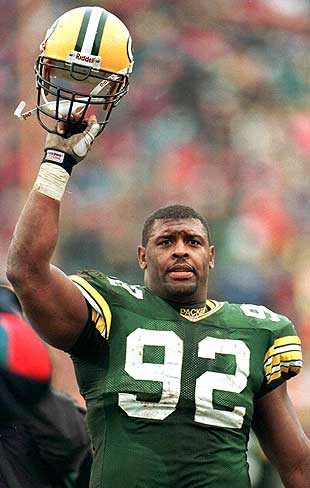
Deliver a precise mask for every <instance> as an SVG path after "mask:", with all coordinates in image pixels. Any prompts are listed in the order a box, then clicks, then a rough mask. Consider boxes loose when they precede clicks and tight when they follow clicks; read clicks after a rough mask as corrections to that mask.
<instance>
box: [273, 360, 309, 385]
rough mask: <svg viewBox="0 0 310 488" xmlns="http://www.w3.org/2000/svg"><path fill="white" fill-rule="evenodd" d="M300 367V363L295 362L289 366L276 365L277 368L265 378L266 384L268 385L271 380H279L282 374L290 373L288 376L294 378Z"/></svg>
mask: <svg viewBox="0 0 310 488" xmlns="http://www.w3.org/2000/svg"><path fill="white" fill-rule="evenodd" d="M301 367H302V362H301V361H296V362H294V363H290V364H282V363H281V364H280V365H278V367H277V368H274V370H273V372H272V374H270V375H267V376H266V379H267V383H268V384H269V383H271V382H272V381H273V380H276V379H278V378H280V377H281V376H282V373H283V374H288V373H290V376H296V375H297V374H298V373H299V372H300V370H301Z"/></svg>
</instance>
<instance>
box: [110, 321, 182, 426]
mask: <svg viewBox="0 0 310 488" xmlns="http://www.w3.org/2000/svg"><path fill="white" fill-rule="evenodd" d="M144 346H164V348H165V360H164V363H163V364H153V363H144V362H143V350H144ZM182 358H183V341H182V340H181V339H180V338H179V337H178V336H177V335H176V334H175V333H174V332H173V331H161V330H158V331H154V330H146V329H136V330H135V331H134V332H132V333H131V334H130V335H129V336H128V338H127V352H126V363H125V371H126V372H127V373H128V374H129V375H130V376H132V378H134V379H136V380H151V381H159V382H161V383H162V394H161V398H160V401H159V402H158V403H154V402H143V401H139V400H137V395H133V394H130V393H120V394H119V405H120V407H121V408H122V409H123V410H125V412H126V413H127V414H128V415H129V416H130V417H141V418H151V419H156V420H164V419H165V418H166V417H168V415H170V414H171V413H172V412H174V410H175V407H176V405H177V403H178V401H179V397H180V389H181V381H180V379H181V369H182Z"/></svg>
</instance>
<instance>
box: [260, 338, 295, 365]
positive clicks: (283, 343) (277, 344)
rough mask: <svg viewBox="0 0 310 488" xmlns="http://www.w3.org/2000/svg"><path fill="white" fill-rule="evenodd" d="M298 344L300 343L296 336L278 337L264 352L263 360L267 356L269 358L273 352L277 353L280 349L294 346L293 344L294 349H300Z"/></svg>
mask: <svg viewBox="0 0 310 488" xmlns="http://www.w3.org/2000/svg"><path fill="white" fill-rule="evenodd" d="M300 344H301V342H300V339H299V337H297V336H286V337H280V338H279V339H276V340H275V341H274V343H273V345H272V346H271V347H270V348H269V349H268V351H267V352H266V354H265V358H264V361H267V360H268V358H270V357H271V356H273V355H274V354H278V353H280V352H282V351H285V350H290V348H294V345H295V349H297V350H300ZM282 348H283V349H282Z"/></svg>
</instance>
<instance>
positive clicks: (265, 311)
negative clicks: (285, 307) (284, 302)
mask: <svg viewBox="0 0 310 488" xmlns="http://www.w3.org/2000/svg"><path fill="white" fill-rule="evenodd" d="M240 308H241V310H242V312H243V313H244V315H247V316H248V317H255V318H256V319H262V320H265V319H270V320H272V322H280V317H279V316H278V315H277V314H276V313H274V312H273V311H272V310H269V308H267V307H264V306H263V305H248V304H245V303H244V304H243V305H240Z"/></svg>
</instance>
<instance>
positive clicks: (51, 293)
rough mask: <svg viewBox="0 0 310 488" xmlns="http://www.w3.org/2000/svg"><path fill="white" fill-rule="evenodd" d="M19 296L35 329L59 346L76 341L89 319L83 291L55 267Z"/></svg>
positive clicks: (48, 340) (68, 345)
mask: <svg viewBox="0 0 310 488" xmlns="http://www.w3.org/2000/svg"><path fill="white" fill-rule="evenodd" d="M19 298H20V300H21V303H22V306H23V309H24V312H25V314H26V316H27V318H28V320H29V322H30V323H31V325H32V326H33V328H34V329H35V330H36V331H37V332H38V333H39V334H40V335H41V336H42V337H43V338H44V339H45V340H47V342H49V343H50V344H52V345H54V346H55V347H58V348H60V349H64V350H67V349H69V348H70V347H71V346H72V345H73V344H74V343H75V341H76V340H77V338H78V337H79V335H80V333H81V332H82V330H83V328H84V326H85V324H86V322H87V319H88V308H87V305H86V302H85V299H84V297H83V295H82V293H81V292H80V290H78V288H77V287H76V286H75V285H74V283H72V281H71V280H70V279H69V278H68V276H66V275H65V274H64V273H63V272H62V271H61V270H60V269H58V268H57V267H55V266H51V267H50V272H49V273H48V274H47V275H46V276H45V277H43V278H42V279H41V281H40V282H39V283H37V284H36V286H35V287H32V288H30V289H29V288H24V289H23V291H22V292H21V293H19Z"/></svg>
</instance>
